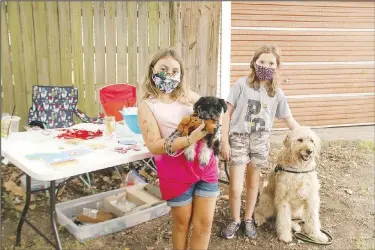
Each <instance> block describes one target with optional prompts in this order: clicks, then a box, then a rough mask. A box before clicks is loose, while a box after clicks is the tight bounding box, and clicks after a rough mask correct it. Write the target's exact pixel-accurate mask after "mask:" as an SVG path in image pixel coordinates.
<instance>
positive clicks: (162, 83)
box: [152, 71, 181, 94]
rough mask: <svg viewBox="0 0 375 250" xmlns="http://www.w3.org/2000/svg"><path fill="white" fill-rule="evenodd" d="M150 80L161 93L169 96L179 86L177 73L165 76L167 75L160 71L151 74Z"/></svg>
mask: <svg viewBox="0 0 375 250" xmlns="http://www.w3.org/2000/svg"><path fill="white" fill-rule="evenodd" d="M152 80H153V81H154V83H155V85H156V87H157V88H158V89H159V90H160V91H161V92H163V93H166V94H170V93H172V92H173V90H174V89H175V88H177V86H178V85H179V84H180V81H181V76H180V74H179V73H178V74H174V75H172V76H167V74H166V73H165V72H163V71H162V72H159V73H155V74H152Z"/></svg>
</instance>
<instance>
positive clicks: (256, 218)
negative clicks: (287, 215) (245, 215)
mask: <svg viewBox="0 0 375 250" xmlns="http://www.w3.org/2000/svg"><path fill="white" fill-rule="evenodd" d="M254 221H255V224H256V225H257V226H261V225H263V224H264V223H266V221H267V218H266V217H264V216H263V215H261V214H260V213H257V212H256V211H255V212H254Z"/></svg>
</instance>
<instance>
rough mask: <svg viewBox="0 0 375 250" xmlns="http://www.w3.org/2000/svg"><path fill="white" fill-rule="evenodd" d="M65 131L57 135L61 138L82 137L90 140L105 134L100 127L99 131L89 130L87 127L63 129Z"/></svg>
mask: <svg viewBox="0 0 375 250" xmlns="http://www.w3.org/2000/svg"><path fill="white" fill-rule="evenodd" d="M61 131H63V133H61V134H59V135H57V136H56V137H57V138H59V139H82V140H89V139H93V138H96V137H99V136H102V135H103V132H102V131H100V130H99V129H98V130H97V131H88V130H85V129H62V130H61Z"/></svg>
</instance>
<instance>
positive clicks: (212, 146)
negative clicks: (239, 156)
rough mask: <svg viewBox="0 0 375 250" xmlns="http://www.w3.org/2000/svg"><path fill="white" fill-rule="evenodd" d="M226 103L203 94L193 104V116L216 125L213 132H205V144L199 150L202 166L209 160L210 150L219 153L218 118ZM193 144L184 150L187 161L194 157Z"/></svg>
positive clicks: (215, 153)
mask: <svg viewBox="0 0 375 250" xmlns="http://www.w3.org/2000/svg"><path fill="white" fill-rule="evenodd" d="M227 108H228V107H227V104H226V102H225V100H224V99H220V98H217V97H215V96H204V97H201V98H200V99H199V100H198V101H197V102H196V103H195V104H194V114H193V115H194V116H197V117H198V118H199V119H200V120H202V122H204V121H208V120H211V121H214V122H215V124H216V126H215V129H214V131H213V133H207V135H206V136H205V137H204V140H205V142H206V143H205V144H204V145H203V146H202V148H201V150H200V152H199V162H200V164H201V165H202V166H206V165H207V164H208V162H209V160H210V157H211V153H212V150H213V152H214V155H215V156H217V155H219V153H220V141H219V139H218V138H216V137H217V134H218V129H219V119H220V115H221V113H225V112H226V111H227ZM195 147H196V145H195V144H192V145H190V146H189V147H187V148H186V150H185V156H186V158H187V159H188V160H189V161H194V158H195Z"/></svg>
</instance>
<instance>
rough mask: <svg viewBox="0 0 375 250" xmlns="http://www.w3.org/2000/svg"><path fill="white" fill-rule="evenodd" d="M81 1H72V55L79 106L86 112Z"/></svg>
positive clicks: (74, 82)
mask: <svg viewBox="0 0 375 250" xmlns="http://www.w3.org/2000/svg"><path fill="white" fill-rule="evenodd" d="M81 10H82V3H81V2H70V19H71V21H70V22H71V36H72V57H73V68H72V69H73V77H74V78H73V79H74V80H73V84H74V87H76V88H77V89H78V108H79V109H80V110H81V111H82V112H85V86H84V84H83V74H84V73H83V51H82V24H81Z"/></svg>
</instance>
